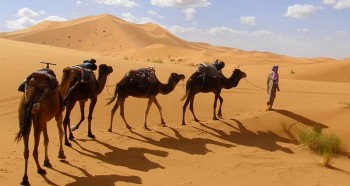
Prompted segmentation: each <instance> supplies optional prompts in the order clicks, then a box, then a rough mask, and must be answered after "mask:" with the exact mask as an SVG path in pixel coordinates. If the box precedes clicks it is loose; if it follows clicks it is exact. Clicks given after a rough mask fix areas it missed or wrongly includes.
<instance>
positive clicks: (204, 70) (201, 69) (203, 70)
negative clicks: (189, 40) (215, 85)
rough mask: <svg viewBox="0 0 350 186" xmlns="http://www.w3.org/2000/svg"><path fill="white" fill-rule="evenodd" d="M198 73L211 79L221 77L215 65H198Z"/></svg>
mask: <svg viewBox="0 0 350 186" xmlns="http://www.w3.org/2000/svg"><path fill="white" fill-rule="evenodd" d="M196 72H198V73H200V74H203V75H204V76H208V77H211V78H216V77H218V76H219V72H218V70H217V68H216V67H215V66H214V65H213V64H210V65H206V64H204V63H201V64H199V65H198V68H197V71H196Z"/></svg>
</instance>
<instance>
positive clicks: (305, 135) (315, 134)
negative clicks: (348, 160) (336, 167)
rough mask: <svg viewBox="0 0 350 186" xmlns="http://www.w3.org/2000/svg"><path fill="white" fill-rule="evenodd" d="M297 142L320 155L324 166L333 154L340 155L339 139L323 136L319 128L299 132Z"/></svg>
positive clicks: (333, 136)
mask: <svg viewBox="0 0 350 186" xmlns="http://www.w3.org/2000/svg"><path fill="white" fill-rule="evenodd" d="M299 141H300V143H301V144H303V145H305V146H307V147H309V148H310V149H311V150H313V151H314V152H317V153H319V154H321V155H322V156H323V158H324V164H325V165H328V164H329V162H330V159H331V156H332V155H333V154H334V153H340V151H341V140H340V138H339V137H338V136H336V135H334V134H330V135H326V134H323V133H322V130H321V129H320V128H313V129H312V130H310V129H309V130H300V132H299Z"/></svg>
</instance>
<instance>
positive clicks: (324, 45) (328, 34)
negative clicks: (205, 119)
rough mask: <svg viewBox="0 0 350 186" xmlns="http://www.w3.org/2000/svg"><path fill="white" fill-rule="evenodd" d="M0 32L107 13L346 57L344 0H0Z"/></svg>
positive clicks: (183, 34) (295, 52)
mask: <svg viewBox="0 0 350 186" xmlns="http://www.w3.org/2000/svg"><path fill="white" fill-rule="evenodd" d="M0 10H1V13H0V20H1V21H0V32H9V31H15V30H18V29H23V28H26V27H28V26H31V25H33V24H36V23H38V22H40V21H42V20H55V21H65V20H70V19H74V18H78V17H83V16H89V15H98V14H103V13H108V14H112V15H114V16H116V17H119V18H122V19H124V20H126V21H129V22H133V23H138V24H142V23H147V22H154V23H157V24H159V25H161V26H163V27H165V28H167V29H168V30H169V31H171V32H172V33H173V34H175V35H176V36H178V37H180V38H182V39H185V40H188V41H198V42H207V43H210V44H212V45H220V46H228V47H233V48H239V49H243V50H249V51H251V50H257V51H263V52H273V53H277V54H284V55H289V56H294V57H331V58H336V59H342V58H346V57H350V0H303V1H302V0H216V1H214V0H2V1H1V6H0Z"/></svg>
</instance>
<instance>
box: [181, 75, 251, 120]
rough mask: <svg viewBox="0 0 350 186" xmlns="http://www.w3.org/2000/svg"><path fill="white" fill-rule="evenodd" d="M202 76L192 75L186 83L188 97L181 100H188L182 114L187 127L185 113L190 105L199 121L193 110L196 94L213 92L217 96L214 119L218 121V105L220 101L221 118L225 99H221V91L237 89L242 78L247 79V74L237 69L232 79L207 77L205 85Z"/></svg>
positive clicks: (219, 114) (219, 112)
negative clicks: (223, 89)
mask: <svg viewBox="0 0 350 186" xmlns="http://www.w3.org/2000/svg"><path fill="white" fill-rule="evenodd" d="M200 75H201V74H199V73H198V72H195V73H193V74H192V75H191V77H190V78H189V79H188V80H187V82H186V95H185V96H184V97H183V98H182V99H181V100H184V99H186V101H185V103H184V105H183V109H182V111H183V113H182V125H186V123H185V112H186V108H187V105H188V103H190V110H191V112H192V115H193V117H194V120H195V121H197V122H198V121H199V120H198V118H197V117H196V115H195V114H194V110H193V104H194V97H195V96H196V94H198V93H200V92H203V93H209V92H213V93H214V94H215V98H214V105H213V108H214V112H213V119H214V120H217V119H218V118H217V116H216V105H217V100H218V99H219V100H220V106H219V111H218V116H219V117H221V116H222V114H221V107H222V103H223V101H224V99H223V98H222V97H221V95H220V93H221V89H222V88H225V89H230V88H233V87H236V86H237V85H238V83H239V81H240V80H241V79H242V78H245V77H247V75H246V73H244V72H242V71H241V70H240V69H235V70H234V71H233V73H232V75H231V77H230V78H226V77H225V76H224V75H221V76H220V77H219V78H211V77H206V79H205V83H204V84H202V82H203V78H202V77H199V76H200Z"/></svg>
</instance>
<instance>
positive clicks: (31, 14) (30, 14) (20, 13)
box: [17, 7, 40, 18]
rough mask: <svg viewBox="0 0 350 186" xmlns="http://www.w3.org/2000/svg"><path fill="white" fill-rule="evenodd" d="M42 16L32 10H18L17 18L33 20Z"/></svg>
mask: <svg viewBox="0 0 350 186" xmlns="http://www.w3.org/2000/svg"><path fill="white" fill-rule="evenodd" d="M39 15H40V14H39V13H37V12H34V11H33V10H31V9H30V8H27V7H26V8H21V9H19V10H18V13H17V16H20V17H26V18H33V17H38V16H39Z"/></svg>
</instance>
